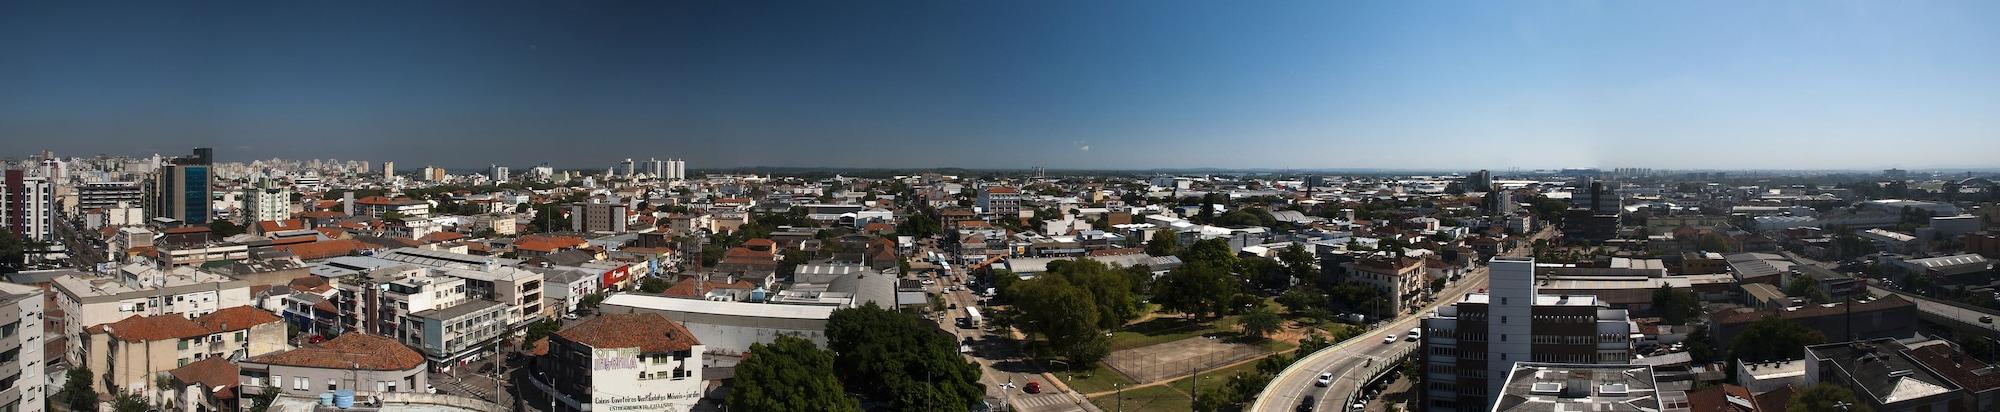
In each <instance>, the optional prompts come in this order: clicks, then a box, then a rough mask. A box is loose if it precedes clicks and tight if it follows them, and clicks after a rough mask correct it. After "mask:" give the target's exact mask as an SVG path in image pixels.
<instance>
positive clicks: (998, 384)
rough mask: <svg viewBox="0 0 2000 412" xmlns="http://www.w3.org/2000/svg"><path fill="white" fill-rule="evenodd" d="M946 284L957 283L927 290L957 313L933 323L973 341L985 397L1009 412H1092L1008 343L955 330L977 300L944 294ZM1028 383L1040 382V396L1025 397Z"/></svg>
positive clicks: (984, 334)
mask: <svg viewBox="0 0 2000 412" xmlns="http://www.w3.org/2000/svg"><path fill="white" fill-rule="evenodd" d="M961 278H962V277H961ZM949 284H957V283H956V282H955V281H952V280H947V281H946V282H941V283H940V284H937V285H931V286H930V287H928V289H930V291H932V292H940V293H942V296H943V297H944V301H945V303H946V305H947V307H951V306H952V305H956V307H957V308H956V309H946V310H945V312H944V313H941V314H939V316H937V318H936V319H935V321H936V322H937V323H938V327H939V328H943V329H944V330H946V331H950V332H952V334H953V335H955V336H957V339H958V340H960V341H964V340H965V338H966V337H971V338H973V344H972V349H973V353H972V354H971V355H972V356H971V357H970V358H971V359H972V360H973V362H975V363H978V364H979V369H980V375H979V383H981V384H984V385H985V386H986V396H987V397H989V398H996V399H1000V400H1001V401H1002V402H1005V403H1007V404H1008V405H1009V406H1011V408H1010V409H1011V410H1016V411H1031V412H1067V411H1086V410H1095V408H1094V407H1093V406H1090V405H1089V401H1088V400H1087V399H1085V398H1084V397H1083V396H1080V395H1076V394H1073V393H1067V392H1062V391H1061V390H1060V389H1058V388H1057V387H1056V386H1055V385H1053V384H1052V383H1051V382H1049V380H1048V379H1045V378H1044V377H1043V376H1042V373H1041V372H1042V369H1041V367H1040V366H1039V365H1034V364H1033V363H1031V362H1029V361H1028V359H1027V358H1026V357H1024V356H1021V354H1020V353H1018V351H1017V350H1016V348H1015V346H1014V344H1013V341H1012V340H1011V339H1007V338H1005V337H1004V336H1002V335H1000V334H999V333H996V332H993V331H989V330H985V329H978V328H974V329H966V328H960V327H958V325H957V319H958V318H960V317H964V316H965V308H966V307H968V306H971V307H977V306H978V305H979V296H977V295H975V294H973V293H972V292H971V291H969V290H965V289H964V288H963V287H961V288H959V290H956V291H951V292H943V291H942V289H943V288H944V287H945V286H948V285H949ZM987 313H988V311H986V310H985V308H981V314H982V315H985V314H987ZM1029 382H1039V383H1040V385H1041V389H1042V393H1040V394H1030V393H1027V392H1026V387H1027V385H1028V383H1029ZM995 406H999V405H995Z"/></svg>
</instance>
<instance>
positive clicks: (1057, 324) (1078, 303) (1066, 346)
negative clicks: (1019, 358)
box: [1012, 277, 1103, 352]
mask: <svg viewBox="0 0 2000 412" xmlns="http://www.w3.org/2000/svg"><path fill="white" fill-rule="evenodd" d="M1014 289H1015V291H1014V293H1012V294H1013V295H1014V296H1015V299H1014V301H1013V303H1014V310H1015V314H1016V317H1015V318H1014V326H1015V327H1016V328H1018V329H1020V330H1021V333H1024V334H1027V335H1028V336H1029V338H1030V339H1035V338H1039V339H1043V340H1046V341H1047V346H1048V348H1049V349H1051V350H1054V351H1057V352H1070V351H1071V350H1072V349H1075V348H1076V347H1077V346H1078V345H1083V344H1086V343H1089V341H1090V339H1091V337H1092V336H1099V335H1102V333H1101V332H1099V331H1101V330H1103V329H1102V328H1100V327H1099V326H1098V325H1099V320H1098V318H1099V314H1098V309H1097V306H1096V304H1095V303H1093V301H1092V298H1091V296H1090V292H1089V291H1086V290H1084V289H1083V288H1079V287H1076V285H1073V284H1070V283H1069V281H1067V280H1064V279H1062V278H1060V277H1039V278H1036V279H1034V280H1030V281H1023V282H1019V283H1015V284H1014Z"/></svg>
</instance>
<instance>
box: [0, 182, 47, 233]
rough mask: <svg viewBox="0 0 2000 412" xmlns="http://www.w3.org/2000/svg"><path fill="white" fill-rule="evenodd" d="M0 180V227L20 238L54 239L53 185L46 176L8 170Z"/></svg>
mask: <svg viewBox="0 0 2000 412" xmlns="http://www.w3.org/2000/svg"><path fill="white" fill-rule="evenodd" d="M4 176H5V180H4V181H0V208H3V209H4V210H0V227H5V228H7V230H8V231H10V232H13V233H15V234H16V235H19V236H21V237H24V238H27V239H31V240H39V241H45V242H46V241H53V240H55V224H56V221H55V220H56V196H55V185H53V184H50V183H49V180H48V178H46V177H40V176H27V172H26V171H23V170H19V169H10V170H7V171H6V172H5V173H4Z"/></svg>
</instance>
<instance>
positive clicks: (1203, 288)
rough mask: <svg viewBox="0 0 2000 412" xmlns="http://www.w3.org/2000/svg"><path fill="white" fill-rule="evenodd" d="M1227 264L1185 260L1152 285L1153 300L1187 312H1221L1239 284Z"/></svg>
mask: <svg viewBox="0 0 2000 412" xmlns="http://www.w3.org/2000/svg"><path fill="white" fill-rule="evenodd" d="M1227 267H1228V266H1222V265H1218V264H1214V263H1197V264H1184V265H1181V267H1178V268H1174V270H1171V271H1168V272H1167V274H1166V275H1165V276H1161V277H1160V280H1159V281H1158V282H1155V283H1154V285H1153V303H1158V304H1160V307H1161V308H1165V309H1167V310H1171V311H1175V312H1180V313H1182V314H1186V315H1189V316H1208V315H1211V314H1213V315H1221V314H1222V312H1223V310H1224V309H1226V308H1225V307H1226V306H1227V304H1228V303H1229V301H1230V299H1231V298H1233V297H1235V296H1236V293H1237V291H1238V289H1240V285H1239V284H1238V283H1237V281H1236V278H1235V277H1233V276H1230V275H1229V271H1228V269H1225V268H1227Z"/></svg>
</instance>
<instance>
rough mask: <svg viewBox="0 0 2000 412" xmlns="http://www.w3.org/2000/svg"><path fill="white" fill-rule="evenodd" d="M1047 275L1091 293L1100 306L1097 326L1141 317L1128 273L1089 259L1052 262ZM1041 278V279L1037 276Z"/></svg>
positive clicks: (1095, 302) (1114, 325) (1102, 326)
mask: <svg viewBox="0 0 2000 412" xmlns="http://www.w3.org/2000/svg"><path fill="white" fill-rule="evenodd" d="M1044 278H1047V279H1058V278H1059V279H1062V280H1065V281H1068V282H1069V283H1070V284H1072V285H1075V286H1076V287H1078V288H1081V289H1083V290H1084V292H1086V293H1089V294H1090V298H1091V302H1093V303H1094V304H1095V306H1096V310H1097V327H1098V328H1099V329H1112V328H1117V327H1119V326H1124V325H1125V322H1128V321H1131V320H1132V319H1137V318H1138V317H1139V299H1138V297H1136V296H1133V295H1132V285H1131V284H1130V282H1131V280H1130V279H1129V278H1127V277H1126V273H1124V272H1121V271H1118V270H1117V269H1113V268H1112V267H1110V266H1108V265H1105V264H1104V263H1103V262H1099V261H1095V260H1089V259H1070V260H1058V261H1054V262H1050V263H1049V276H1045V277H1044ZM1037 280H1040V279H1037Z"/></svg>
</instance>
